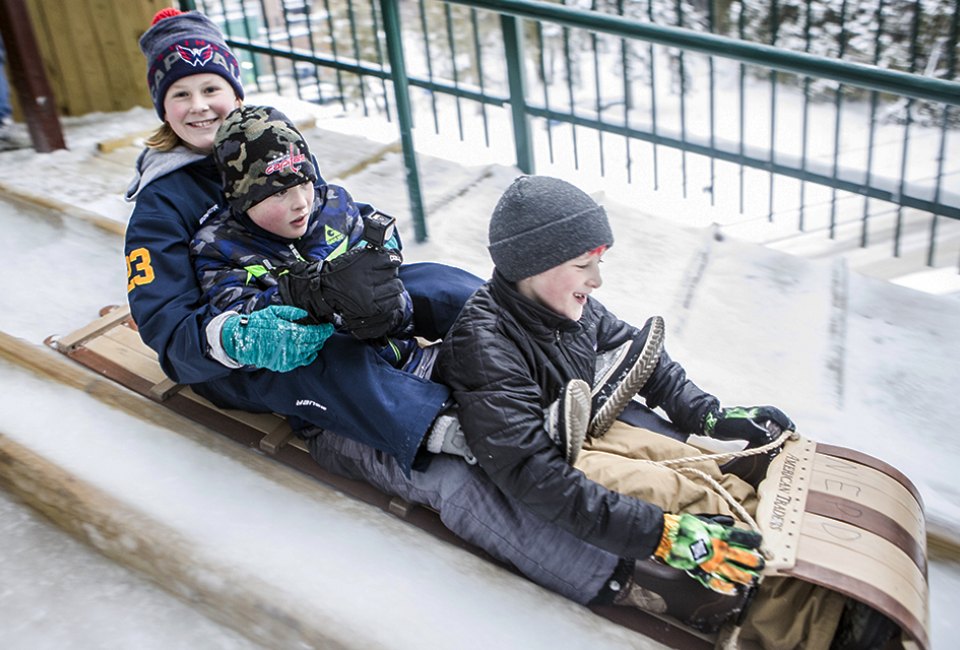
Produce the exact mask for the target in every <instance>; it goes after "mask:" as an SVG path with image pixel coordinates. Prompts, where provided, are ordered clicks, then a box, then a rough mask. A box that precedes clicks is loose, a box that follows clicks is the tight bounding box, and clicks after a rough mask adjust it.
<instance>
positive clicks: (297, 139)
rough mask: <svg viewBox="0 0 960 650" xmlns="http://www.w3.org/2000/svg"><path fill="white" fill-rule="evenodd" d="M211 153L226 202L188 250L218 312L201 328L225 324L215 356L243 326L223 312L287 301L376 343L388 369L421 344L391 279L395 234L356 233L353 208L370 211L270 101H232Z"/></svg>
mask: <svg viewBox="0 0 960 650" xmlns="http://www.w3.org/2000/svg"><path fill="white" fill-rule="evenodd" d="M213 155H214V161H215V162H216V165H217V169H218V170H219V172H220V176H221V179H222V183H223V190H224V194H225V196H226V199H227V203H228V207H227V208H226V209H224V210H222V211H221V212H220V213H219V214H216V215H214V216H213V217H211V218H210V219H208V220H207V221H206V223H204V225H203V226H202V227H201V228H200V230H199V231H198V232H197V233H196V235H195V236H194V239H193V243H192V245H191V254H192V256H193V262H194V270H195V272H196V274H197V280H198V282H199V283H200V287H201V289H202V290H203V298H204V299H205V300H206V301H208V302H209V303H210V304H211V305H212V307H213V310H214V313H216V314H217V315H216V316H215V318H214V320H213V322H212V324H211V325H210V326H209V327H208V332H210V331H214V332H216V331H219V329H218V327H219V326H220V325H221V324H222V326H223V328H224V329H223V331H222V332H220V333H221V336H217V335H216V333H214V334H213V335H210V337H211V338H213V339H214V340H222V341H223V343H224V350H223V351H224V352H226V358H224V359H221V360H222V361H223V362H225V364H226V363H228V362H229V360H231V359H233V358H235V355H236V350H234V349H232V348H233V347H235V346H234V343H235V342H236V341H240V340H241V337H235V336H233V333H232V332H231V329H238V328H242V327H244V323H243V321H242V319H240V320H238V319H233V318H231V316H233V315H236V314H249V313H251V312H254V311H257V310H260V309H264V308H266V307H268V306H271V305H286V306H288V307H294V308H300V309H303V310H305V311H306V312H307V313H308V314H309V316H310V317H311V318H312V320H313V321H314V322H317V323H321V324H324V326H325V327H326V332H327V335H328V336H329V335H331V334H332V333H333V331H334V327H336V328H337V329H339V330H341V331H344V332H349V333H351V334H353V335H354V336H355V337H356V338H359V339H361V340H369V341H376V342H377V345H379V346H380V348H381V356H382V357H383V358H385V359H386V360H387V361H388V362H390V363H391V364H392V365H394V366H396V367H399V366H401V365H402V364H403V363H404V362H406V361H408V360H409V358H410V357H411V353H412V352H413V351H414V350H415V349H416V350H419V346H418V345H417V344H416V342H415V341H414V340H413V338H412V337H411V336H410V329H411V319H412V314H413V306H412V302H411V300H410V296H409V295H408V294H407V292H406V291H405V289H404V287H403V283H402V282H401V281H400V278H399V277H398V271H397V269H398V268H399V266H400V263H401V261H402V257H401V255H400V251H399V240H398V238H397V235H396V234H395V232H393V233H391V234H388V238H387V240H386V241H382V242H377V244H380V245H373V244H371V243H369V242H367V241H365V240H364V225H365V223H366V221H365V218H364V217H363V216H362V215H361V208H362V209H364V211H366V212H367V213H370V214H372V213H373V212H374V210H373V209H372V208H371V207H370V206H366V205H362V204H357V203H355V202H354V200H353V198H352V197H351V196H350V193H349V192H347V190H346V189H344V188H343V187H340V186H338V185H332V184H328V183H326V182H325V181H324V180H323V179H322V178H321V177H320V176H319V174H318V173H317V170H316V167H315V164H316V163H315V160H314V158H313V156H312V155H311V153H310V149H309V147H308V146H307V143H306V141H305V140H304V139H303V136H302V134H301V133H300V132H299V131H298V130H297V128H296V126H294V124H293V123H292V122H291V121H290V120H289V118H287V116H285V115H284V114H283V113H281V112H280V111H278V110H277V109H275V108H272V107H268V106H243V107H241V108H238V109H236V110H234V111H233V112H232V113H230V114H229V115H227V116H226V118H225V119H224V121H223V125H222V126H221V127H220V129H219V130H218V131H217V133H216V137H215V139H214V148H213ZM368 218H369V217H368ZM282 344H283V342H282V341H278V345H282ZM290 344H291V345H293V344H295V341H291V342H290ZM326 344H327V345H329V344H330V342H329V341H328V342H327V343H326ZM211 352H212V353H216V350H212V351H211Z"/></svg>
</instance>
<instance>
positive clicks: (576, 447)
mask: <svg viewBox="0 0 960 650" xmlns="http://www.w3.org/2000/svg"><path fill="white" fill-rule="evenodd" d="M589 424H590V385H589V384H588V383H587V382H585V381H583V380H582V379H572V380H570V382H569V383H567V385H566V386H564V387H563V390H562V391H561V392H560V397H558V398H557V400H556V401H555V402H553V404H551V405H550V406H548V407H547V412H546V421H545V422H544V425H545V426H546V428H547V433H549V434H550V438H552V439H553V441H554V442H555V443H556V444H557V447H559V448H560V453H561V454H563V457H564V458H566V459H567V462H568V463H570V464H571V465H573V464H574V463H575V462H577V457H578V456H579V455H580V449H581V448H582V447H583V441H584V439H585V438H586V436H587V427H588V426H589Z"/></svg>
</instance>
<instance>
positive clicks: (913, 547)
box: [806, 490, 927, 575]
mask: <svg viewBox="0 0 960 650" xmlns="http://www.w3.org/2000/svg"><path fill="white" fill-rule="evenodd" d="M806 511H807V512H809V513H813V514H815V515H820V516H821V517H828V518H830V519H835V520H837V521H842V522H844V523H847V524H850V525H851V526H855V527H857V528H860V529H862V530H870V531H873V532H875V533H877V534H878V535H880V536H881V537H883V538H884V539H886V540H888V541H889V542H890V543H891V544H893V545H894V546H896V547H897V548H898V549H900V551H901V552H903V553H904V554H906V555H907V557H909V558H910V559H911V560H913V563H914V564H916V565H917V568H918V569H920V572H921V573H922V574H923V575H927V551H926V547H925V545H924V543H923V538H922V537H920V538H919V539H918V538H917V537H916V536H915V534H914V533H911V532H910V531H908V530H907V529H905V528H904V527H903V526H901V525H900V522H898V521H896V520H894V519H893V518H892V517H888V516H887V515H885V514H884V513H882V512H878V511H877V510H872V509H870V508H866V507H864V506H863V505H861V504H859V503H857V502H855V501H849V500H847V499H841V498H839V497H836V496H833V495H829V494H823V493H822V492H817V491H815V490H812V491H811V492H810V493H809V494H808V495H807V507H806Z"/></svg>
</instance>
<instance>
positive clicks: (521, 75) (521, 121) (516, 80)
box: [500, 14, 535, 174]
mask: <svg viewBox="0 0 960 650" xmlns="http://www.w3.org/2000/svg"><path fill="white" fill-rule="evenodd" d="M500 28H501V29H502V30H503V47H504V50H505V54H506V57H507V82H508V84H509V86H510V112H511V113H512V114H513V142H514V146H515V147H516V149H517V167H519V168H520V170H521V171H523V172H524V173H525V174H533V173H535V172H534V168H535V165H534V161H533V139H532V138H531V135H530V120H529V118H528V117H527V100H526V97H527V83H526V74H525V72H524V67H523V32H522V31H521V27H520V22H519V21H518V20H517V19H516V18H514V17H513V16H508V15H506V14H503V15H501V16H500Z"/></svg>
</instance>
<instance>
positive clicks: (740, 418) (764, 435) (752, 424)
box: [703, 406, 796, 447]
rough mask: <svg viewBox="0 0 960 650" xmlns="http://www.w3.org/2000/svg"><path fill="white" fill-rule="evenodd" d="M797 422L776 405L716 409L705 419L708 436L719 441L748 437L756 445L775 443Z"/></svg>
mask: <svg viewBox="0 0 960 650" xmlns="http://www.w3.org/2000/svg"><path fill="white" fill-rule="evenodd" d="M794 429H796V425H794V424H793V421H792V420H791V419H790V418H788V417H787V416H786V414H785V413H784V412H783V411H781V410H780V409H778V408H777V407H775V406H734V407H731V408H722V409H714V410H712V411H710V412H709V413H707V415H706V417H705V418H704V420H703V433H704V435H707V436H710V437H711V438H716V439H718V440H746V441H747V442H749V443H750V444H751V446H753V447H758V446H760V445H764V444H766V443H768V442H772V441H773V440H775V439H776V438H777V436H779V435H780V434H781V433H782V432H783V431H788V430H789V431H793V430H794Z"/></svg>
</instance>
